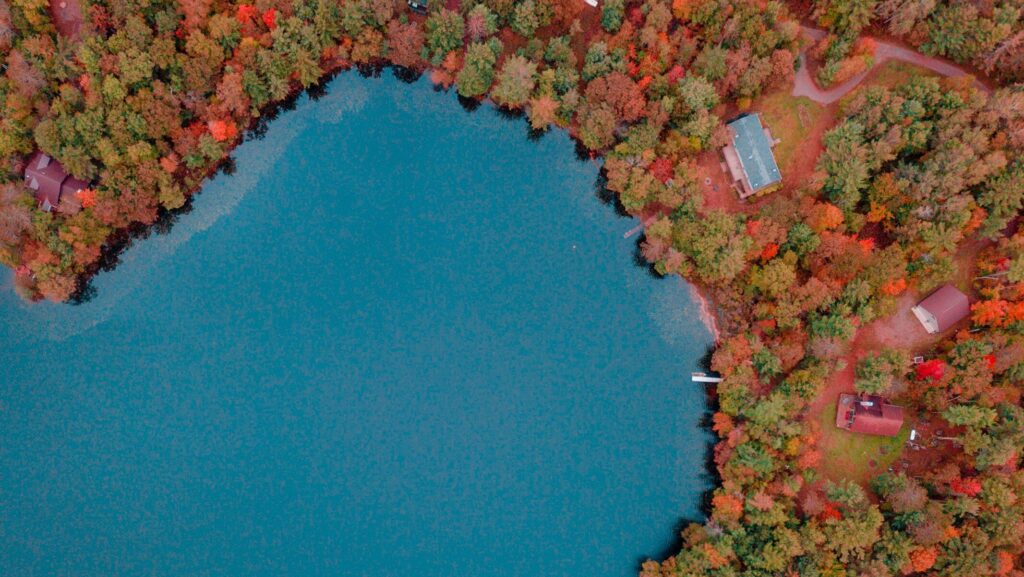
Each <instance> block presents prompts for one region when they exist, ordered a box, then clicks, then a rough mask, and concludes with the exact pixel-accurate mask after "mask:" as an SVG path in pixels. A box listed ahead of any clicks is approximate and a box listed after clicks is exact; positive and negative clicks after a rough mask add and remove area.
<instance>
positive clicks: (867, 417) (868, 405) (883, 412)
mask: <svg viewBox="0 0 1024 577" xmlns="http://www.w3.org/2000/svg"><path fill="white" fill-rule="evenodd" d="M836 426H837V427H839V428H840V429H846V430H848V431H851V432H853V433H863V434H865V435H881V436H884V437H895V436H896V435H898V434H899V433H900V429H901V428H903V408H902V407H899V406H897V405H890V404H889V403H887V402H886V401H885V399H883V398H882V397H880V396H878V395H871V396H868V397H859V396H857V395H852V394H849V393H843V394H841V395H839V404H838V406H837V407H836Z"/></svg>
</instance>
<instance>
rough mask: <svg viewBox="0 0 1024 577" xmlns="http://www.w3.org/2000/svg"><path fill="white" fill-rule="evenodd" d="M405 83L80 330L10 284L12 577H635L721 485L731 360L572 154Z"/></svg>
mask: <svg viewBox="0 0 1024 577" xmlns="http://www.w3.org/2000/svg"><path fill="white" fill-rule="evenodd" d="M526 135H527V126H526V123H525V122H524V121H523V120H521V119H518V120H510V119H508V118H505V117H503V116H502V115H500V114H499V113H497V112H496V111H494V110H492V109H490V108H489V107H486V106H484V107H481V108H480V109H479V110H476V111H475V112H472V113H470V112H467V111H465V110H463V109H462V108H461V107H460V106H459V104H458V102H457V100H456V98H455V97H454V96H453V95H452V94H450V93H448V94H446V93H439V92H435V91H433V90H432V89H431V88H430V86H429V84H428V83H426V82H425V81H420V82H418V83H416V84H413V85H406V84H403V83H401V82H399V81H397V80H395V79H394V78H393V77H392V76H391V75H390V73H387V72H385V73H384V75H382V77H381V78H376V79H364V78H361V77H359V76H358V75H356V74H343V75H341V76H340V77H339V78H337V79H335V80H334V81H333V82H332V83H331V84H330V85H329V86H328V93H327V95H326V96H324V97H322V98H320V99H319V100H318V101H317V102H313V101H310V100H308V99H306V98H302V99H300V100H299V101H298V103H297V106H296V109H295V110H294V111H291V112H285V113H282V115H281V117H280V118H278V119H277V120H276V121H274V122H272V123H271V124H270V127H269V130H268V131H267V133H266V135H265V137H264V138H262V139H259V140H252V141H250V142H247V143H246V144H244V145H243V146H241V147H240V148H239V149H238V150H237V151H236V154H235V158H236V159H237V170H236V171H235V173H234V175H232V176H225V175H219V176H217V177H216V178H214V179H213V180H212V181H211V182H210V183H208V184H207V186H206V187H205V189H204V192H203V193H202V194H201V195H199V196H198V197H197V198H196V199H195V202H194V209H193V211H192V212H191V213H190V214H187V215H184V216H182V217H181V219H180V220H179V222H178V223H177V224H176V225H175V226H174V227H173V228H172V229H171V230H170V231H169V232H165V233H163V234H156V233H154V234H153V235H152V236H151V237H150V238H149V239H147V240H144V241H139V242H136V243H135V244H134V246H132V247H131V248H129V249H128V250H127V251H126V252H125V253H124V254H123V255H122V257H121V264H120V265H119V266H118V267H117V269H116V270H114V271H113V272H108V273H103V274H100V275H99V276H98V277H97V278H96V279H95V282H94V286H95V289H96V293H95V296H94V298H92V299H91V300H90V301H88V302H86V303H85V304H82V305H78V306H71V305H54V304H48V303H43V304H36V305H30V304H26V303H23V302H20V301H19V299H18V298H17V297H16V296H15V295H14V293H13V290H12V288H11V275H10V271H7V270H4V272H3V276H2V277H0V285H2V286H0V319H2V321H3V322H2V326H0V374H2V377H3V378H2V381H3V393H2V397H0V574H3V575H5V576H8V577H17V576H34V575H40V576H42V575H45V576H55V575H69V576H71V575H73V576H75V577H82V576H93V575H95V576H114V575H126V576H136V575H160V576H163V575H167V576H181V575H189V576H193V577H197V576H239V577H243V576H244V577H253V576H268V577H270V576H275V577H276V576H281V575H296V576H311V575H331V576H373V577H391V576H394V577H407V576H412V575H416V576H417V577H434V576H437V577H442V576H444V577H450V576H453V575H469V576H477V575H480V576H483V575H487V576H488V577H495V576H498V577H501V576H509V577H513V576H515V577H532V576H537V577H541V576H543V577H552V576H574V577H578V576H582V575H585V576H587V577H627V576H633V575H635V573H636V571H637V569H638V567H639V562H640V561H641V560H643V559H644V558H647V557H649V556H664V555H666V554H668V553H669V552H670V550H671V548H672V547H673V545H674V544H675V541H676V539H675V538H674V536H675V535H676V531H677V529H678V527H679V524H680V522H681V520H682V519H684V518H686V519H699V518H700V517H701V512H700V500H701V496H702V494H703V492H704V491H706V490H707V489H708V487H709V480H708V479H707V475H706V473H705V470H704V458H705V452H706V450H707V444H708V442H709V441H710V440H711V439H710V437H709V435H708V434H707V433H706V432H705V431H704V430H703V429H701V427H700V421H701V419H702V418H703V416H704V414H705V411H706V407H705V398H704V394H703V390H702V389H701V388H700V387H699V386H698V385H695V384H693V383H691V382H690V380H689V373H690V371H692V370H695V369H697V368H698V363H699V359H700V358H701V357H702V356H703V355H704V353H705V351H706V349H707V347H708V346H709V344H710V341H711V337H710V335H709V334H708V332H707V330H706V329H705V328H704V326H703V325H702V324H701V322H700V321H699V317H698V305H697V303H696V301H695V300H694V299H693V298H692V297H691V293H690V288H689V287H688V286H687V285H686V284H685V283H683V282H681V281H680V280H678V279H675V278H672V279H656V278H653V277H652V276H651V275H649V274H648V273H647V271H646V270H644V269H643V268H641V267H638V266H637V265H636V264H634V258H633V254H634V250H635V240H634V239H628V240H627V239H624V238H623V233H624V232H625V231H627V230H629V229H631V228H633V226H635V224H636V223H635V221H633V220H629V219H624V218H621V217H619V216H617V215H616V214H615V211H614V209H613V208H611V207H609V206H607V205H605V204H602V203H601V202H600V201H599V200H598V197H597V195H596V194H595V192H594V188H595V180H596V178H597V176H598V169H599V165H598V164H597V163H595V162H593V161H579V160H577V159H576V157H575V156H574V150H573V144H572V142H571V141H570V140H569V139H568V137H567V136H566V135H565V134H563V133H561V132H553V133H550V134H547V135H545V136H543V138H540V139H536V140H530V139H528V138H526Z"/></svg>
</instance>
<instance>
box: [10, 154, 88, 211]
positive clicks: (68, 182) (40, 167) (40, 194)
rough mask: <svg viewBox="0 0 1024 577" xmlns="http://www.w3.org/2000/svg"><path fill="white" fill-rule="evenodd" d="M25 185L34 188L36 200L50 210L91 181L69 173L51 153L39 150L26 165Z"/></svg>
mask: <svg viewBox="0 0 1024 577" xmlns="http://www.w3.org/2000/svg"><path fill="white" fill-rule="evenodd" d="M25 186H27V187H29V188H30V189H32V192H33V194H35V197H36V202H38V203H39V206H40V207H42V209H43V210H45V211H47V212H49V211H51V210H53V208H54V207H56V206H57V205H58V204H60V199H61V197H62V196H65V195H70V194H75V193H77V192H78V191H80V190H83V189H86V188H88V187H89V183H88V182H85V181H84V180H79V179H77V178H75V177H73V176H71V175H69V174H68V173H67V172H66V171H65V170H64V167H63V166H61V165H60V163H59V162H57V161H56V160H54V159H53V158H50V155H48V154H46V153H44V152H42V151H37V152H36V153H35V154H33V155H32V157H31V158H29V159H28V165H26V167H25Z"/></svg>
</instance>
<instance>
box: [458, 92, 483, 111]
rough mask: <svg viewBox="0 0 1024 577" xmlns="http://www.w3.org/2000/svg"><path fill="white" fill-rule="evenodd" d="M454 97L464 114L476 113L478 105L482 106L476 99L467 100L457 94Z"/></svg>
mask: <svg viewBox="0 0 1024 577" xmlns="http://www.w3.org/2000/svg"><path fill="white" fill-rule="evenodd" d="M455 96H456V98H457V99H458V101H459V106H461V107H462V109H463V110H465V111H466V112H476V111H477V110H478V109H479V108H480V105H481V104H483V103H482V102H481V101H479V100H477V99H476V98H467V97H465V96H463V95H461V94H458V93H456V94H455Z"/></svg>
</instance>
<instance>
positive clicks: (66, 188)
mask: <svg viewBox="0 0 1024 577" xmlns="http://www.w3.org/2000/svg"><path fill="white" fill-rule="evenodd" d="M85 188H89V183H88V182H86V181H84V180H80V179H78V178H75V177H73V176H69V177H67V178H65V179H64V184H62V185H61V186H60V193H61V195H62V196H63V195H65V194H75V193H76V192H78V191H79V190H82V189H85Z"/></svg>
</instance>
